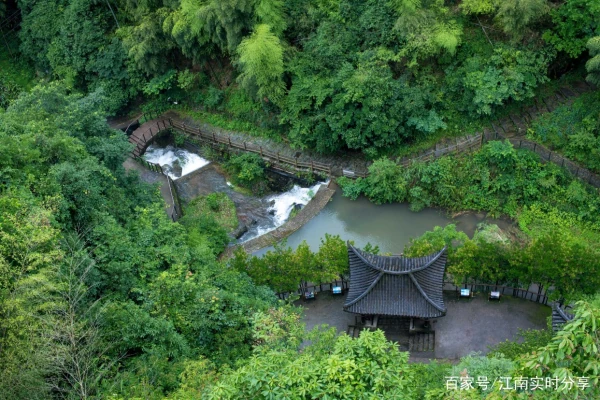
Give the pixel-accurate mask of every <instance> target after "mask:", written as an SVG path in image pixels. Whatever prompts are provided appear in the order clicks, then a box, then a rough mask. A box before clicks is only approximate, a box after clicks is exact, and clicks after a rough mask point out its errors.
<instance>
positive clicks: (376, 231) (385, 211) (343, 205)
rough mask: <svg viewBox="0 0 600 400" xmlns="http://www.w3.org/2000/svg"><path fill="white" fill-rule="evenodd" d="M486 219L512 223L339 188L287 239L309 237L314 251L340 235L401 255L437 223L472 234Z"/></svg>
mask: <svg viewBox="0 0 600 400" xmlns="http://www.w3.org/2000/svg"><path fill="white" fill-rule="evenodd" d="M482 222H485V223H490V224H496V225H498V226H499V227H500V228H501V229H502V230H505V229H508V228H509V227H510V225H511V223H510V222H508V221H505V220H501V219H493V218H487V217H486V216H485V214H478V213H466V214H463V215H460V216H458V217H456V218H451V217H450V216H448V215H447V214H446V213H445V212H444V211H443V210H440V209H435V208H426V209H424V210H421V211H419V212H413V211H411V210H410V208H409V205H408V204H406V203H402V204H398V203H396V204H382V205H376V204H373V203H371V202H370V201H369V200H368V199H367V198H365V197H360V198H358V199H357V200H350V199H348V198H345V197H343V196H342V193H341V190H338V192H337V193H336V194H335V195H334V196H333V198H332V200H331V201H330V202H329V203H328V204H327V205H326V206H325V208H323V210H322V211H321V212H320V213H319V214H317V215H316V216H315V217H314V218H313V219H311V220H310V221H309V222H307V223H306V224H305V225H304V226H302V227H301V228H300V229H298V230H297V231H296V232H294V233H292V234H291V235H290V236H289V237H288V238H287V244H288V246H290V247H292V248H294V249H295V248H296V247H298V245H299V244H300V243H301V242H302V241H303V240H305V241H306V242H307V243H308V245H309V246H310V248H311V249H312V250H313V251H317V250H318V249H319V245H320V243H321V238H323V237H324V236H325V233H329V234H332V235H340V237H341V238H342V239H343V240H352V241H354V244H355V245H356V246H358V247H360V248H362V247H364V246H365V245H366V244H367V243H371V244H372V245H377V246H379V249H380V253H388V252H389V253H392V254H400V253H402V252H403V251H404V246H405V245H407V244H409V243H410V239H411V238H416V237H419V236H421V235H422V234H424V233H425V232H427V231H430V230H433V228H434V227H436V226H446V225H448V224H451V223H454V224H456V226H457V229H458V230H461V231H463V232H465V233H466V234H467V235H468V236H469V237H472V236H473V234H474V232H475V230H476V229H477V225H478V224H480V223H482ZM271 249H272V247H265V248H263V249H260V250H258V251H257V252H255V253H254V255H262V254H264V253H266V252H267V251H268V250H271Z"/></svg>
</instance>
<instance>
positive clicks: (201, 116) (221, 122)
mask: <svg viewBox="0 0 600 400" xmlns="http://www.w3.org/2000/svg"><path fill="white" fill-rule="evenodd" d="M178 112H179V114H181V115H183V116H186V117H189V118H192V119H194V120H197V121H202V122H206V123H209V124H211V125H214V126H216V127H218V128H222V129H227V130H230V131H236V132H243V133H247V134H250V135H252V136H259V137H265V138H269V139H273V140H276V141H281V140H282V137H281V134H280V133H279V132H276V131H274V130H272V129H265V128H260V127H258V126H256V125H255V124H253V123H251V122H247V121H241V120H237V119H232V118H229V117H226V116H225V115H223V114H219V113H216V112H209V111H201V110H192V109H189V108H188V109H181V110H178Z"/></svg>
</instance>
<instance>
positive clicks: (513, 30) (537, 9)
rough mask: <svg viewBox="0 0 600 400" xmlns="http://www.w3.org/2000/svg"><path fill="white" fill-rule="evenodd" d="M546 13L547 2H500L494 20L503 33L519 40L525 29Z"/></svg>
mask: <svg viewBox="0 0 600 400" xmlns="http://www.w3.org/2000/svg"><path fill="white" fill-rule="evenodd" d="M548 11H549V6H548V2H547V0H502V1H499V2H498V13H497V14H496V19H497V20H498V23H499V24H500V26H501V27H502V30H503V31H504V33H506V34H508V35H510V36H511V37H512V38H513V39H514V40H520V39H522V38H523V35H524V33H525V31H526V29H527V28H528V27H529V26H530V25H532V24H533V23H535V22H537V21H539V20H540V19H541V18H542V17H543V16H545V15H546V14H547V13H548Z"/></svg>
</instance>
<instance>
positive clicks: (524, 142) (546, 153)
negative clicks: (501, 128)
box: [482, 129, 600, 188]
mask: <svg viewBox="0 0 600 400" xmlns="http://www.w3.org/2000/svg"><path fill="white" fill-rule="evenodd" d="M490 140H508V141H509V142H510V143H511V144H512V145H513V146H514V147H515V148H517V149H528V150H531V151H533V152H534V153H536V154H537V155H539V156H540V158H541V160H542V162H552V163H554V164H556V165H558V166H560V167H563V168H566V169H567V170H568V171H569V172H570V173H571V174H573V176H575V177H577V178H579V179H581V180H582V181H584V182H587V183H589V184H590V185H592V186H594V187H596V188H600V176H599V175H597V174H594V173H593V172H592V171H590V170H588V169H586V168H583V167H581V166H579V165H577V164H575V163H574V162H573V161H571V160H569V159H568V158H566V157H564V156H563V155H562V154H560V153H558V152H556V151H552V150H550V149H548V148H547V147H545V146H543V145H541V144H539V143H536V142H533V141H531V140H528V139H525V138H508V139H507V138H505V137H504V136H503V135H502V134H501V133H499V132H498V129H493V130H492V131H487V132H486V133H485V134H484V136H483V138H482V143H485V142H489V141H490Z"/></svg>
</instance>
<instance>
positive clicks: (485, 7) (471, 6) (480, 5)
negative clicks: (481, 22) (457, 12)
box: [460, 0, 496, 14]
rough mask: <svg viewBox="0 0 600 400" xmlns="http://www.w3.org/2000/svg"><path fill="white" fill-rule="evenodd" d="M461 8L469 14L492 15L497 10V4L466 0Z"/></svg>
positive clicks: (480, 0)
mask: <svg viewBox="0 0 600 400" xmlns="http://www.w3.org/2000/svg"><path fill="white" fill-rule="evenodd" d="M460 8H461V9H462V10H463V11H464V12H465V13H467V14H491V13H492V12H493V11H495V10H496V2H495V1H493V0H464V1H462V2H461V3H460Z"/></svg>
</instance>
